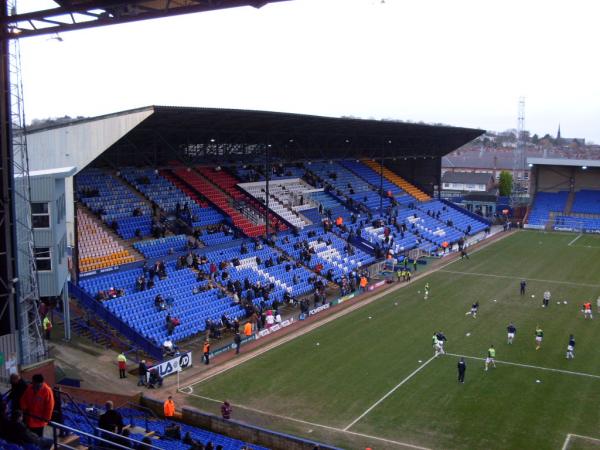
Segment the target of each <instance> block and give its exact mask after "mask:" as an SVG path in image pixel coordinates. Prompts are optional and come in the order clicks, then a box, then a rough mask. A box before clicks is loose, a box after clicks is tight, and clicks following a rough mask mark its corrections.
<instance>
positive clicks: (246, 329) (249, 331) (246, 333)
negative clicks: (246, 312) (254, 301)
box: [244, 322, 252, 337]
mask: <svg viewBox="0 0 600 450" xmlns="http://www.w3.org/2000/svg"><path fill="white" fill-rule="evenodd" d="M244 336H246V337H250V336H252V324H251V323H250V322H246V325H244Z"/></svg>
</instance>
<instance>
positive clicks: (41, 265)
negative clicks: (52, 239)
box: [34, 247, 52, 271]
mask: <svg viewBox="0 0 600 450" xmlns="http://www.w3.org/2000/svg"><path fill="white" fill-rule="evenodd" d="M34 256H35V266H36V268H37V270H39V271H50V270H52V252H51V251H50V247H35V248H34Z"/></svg>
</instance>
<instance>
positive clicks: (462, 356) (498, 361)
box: [446, 353, 600, 380]
mask: <svg viewBox="0 0 600 450" xmlns="http://www.w3.org/2000/svg"><path fill="white" fill-rule="evenodd" d="M446 355H448V356H456V357H457V358H467V359H475V360H477V361H485V358H480V357H478V356H469V355H457V354H456V353H446ZM496 362H497V363H498V364H506V365H507V366H517V367H524V368H526V369H537V370H545V371H548V372H556V373H564V374H566V375H576V376H579V377H587V378H595V379H597V380H600V375H594V374H591V373H585V372H574V371H571V370H563V369H552V368H550V367H541V366H534V365H531V364H521V363H515V362H510V361H500V360H496Z"/></svg>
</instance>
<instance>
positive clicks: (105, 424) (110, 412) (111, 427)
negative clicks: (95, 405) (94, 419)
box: [98, 400, 124, 434]
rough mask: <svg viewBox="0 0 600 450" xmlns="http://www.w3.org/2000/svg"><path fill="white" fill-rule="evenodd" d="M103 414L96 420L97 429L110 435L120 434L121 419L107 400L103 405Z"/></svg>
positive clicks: (121, 427) (119, 414)
mask: <svg viewBox="0 0 600 450" xmlns="http://www.w3.org/2000/svg"><path fill="white" fill-rule="evenodd" d="M104 407H105V412H104V414H102V415H101V416H100V417H99V418H98V428H100V429H102V430H106V431H110V432H111V433H118V434H121V433H122V432H123V426H124V425H123V417H122V416H121V413H120V412H119V411H117V410H115V409H113V408H114V405H113V402H112V401H110V400H108V401H107V402H106V403H105V404H104Z"/></svg>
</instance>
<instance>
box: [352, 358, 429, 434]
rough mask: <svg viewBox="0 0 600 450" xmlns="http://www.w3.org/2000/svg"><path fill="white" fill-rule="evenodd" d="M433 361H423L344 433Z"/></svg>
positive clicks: (354, 421)
mask: <svg viewBox="0 0 600 450" xmlns="http://www.w3.org/2000/svg"><path fill="white" fill-rule="evenodd" d="M434 359H435V356H432V357H431V358H429V359H428V360H427V361H425V362H424V363H423V364H421V365H420V366H419V367H417V368H416V369H415V370H414V371H413V373H411V374H410V375H409V376H407V377H406V378H405V379H404V380H402V381H401V382H400V383H398V384H397V385H396V386H394V388H393V389H392V390H390V391H389V392H388V393H387V394H385V395H384V396H383V397H381V398H380V399H379V400H377V401H376V402H375V403H373V405H371V407H370V408H369V409H367V410H366V411H365V412H364V413H362V414H361V415H360V416H358V417H357V418H356V419H354V420H353V421H352V423H350V425H348V426H347V427H346V428H344V431H348V429H349V428H351V427H352V426H353V425H354V424H356V422H358V421H359V420H360V419H362V418H363V417H365V416H366V415H367V414H369V413H370V412H371V411H372V410H373V409H374V408H376V407H377V405H379V404H380V403H381V402H382V401H384V400H385V399H386V398H388V397H389V396H390V395H392V394H393V393H394V392H395V391H396V389H398V388H399V387H400V386H402V385H403V384H404V383H406V382H407V381H408V380H410V379H411V378H412V377H414V376H415V375H416V374H417V373H419V372H420V371H421V369H423V368H424V367H425V366H426V365H427V364H429V363H430V362H431V361H433V360H434Z"/></svg>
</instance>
